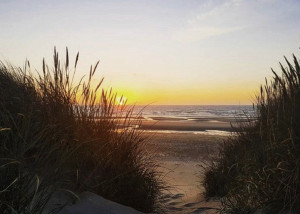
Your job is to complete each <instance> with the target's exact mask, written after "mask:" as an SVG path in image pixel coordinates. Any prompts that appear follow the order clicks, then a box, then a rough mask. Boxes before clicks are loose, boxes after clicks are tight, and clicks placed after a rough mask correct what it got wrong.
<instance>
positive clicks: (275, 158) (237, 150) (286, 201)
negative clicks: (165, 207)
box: [204, 56, 300, 213]
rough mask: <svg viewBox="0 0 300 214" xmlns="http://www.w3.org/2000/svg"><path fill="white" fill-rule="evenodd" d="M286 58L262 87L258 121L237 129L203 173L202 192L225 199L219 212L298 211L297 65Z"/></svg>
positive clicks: (299, 103) (299, 122) (299, 98)
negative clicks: (279, 69) (277, 71)
mask: <svg viewBox="0 0 300 214" xmlns="http://www.w3.org/2000/svg"><path fill="white" fill-rule="evenodd" d="M285 62H286V65H285V66H284V65H282V64H280V67H281V71H282V76H279V75H278V74H277V73H276V72H275V71H273V70H272V72H273V75H274V77H273V79H272V80H271V81H270V82H268V81H267V80H266V82H265V85H264V86H262V87H261V89H260V94H259V95H258V96H257V103H256V112H257V115H256V117H257V118H255V119H256V120H255V121H254V122H253V121H252V122H251V121H249V122H248V123H246V124H240V127H238V128H236V130H235V131H236V133H237V137H231V138H229V139H228V140H226V141H225V142H224V144H223V147H222V149H221V152H220V156H219V158H218V159H217V160H216V161H215V162H214V164H213V165H212V166H211V167H210V168H209V169H208V170H207V171H206V174H205V180H204V186H205V189H206V195H207V197H211V196H219V197H223V198H222V210H221V211H222V212H223V213H254V212H256V211H258V210H259V211H260V212H262V213H282V212H286V211H293V212H295V213H299V212H300V189H299V184H300V183H299V181H300V180H299V176H300V156H299V154H300V153H299V152H300V140H299V137H300V67H299V60H298V59H297V58H296V57H295V56H294V57H293V62H292V63H291V62H290V61H288V60H287V59H286V58H285Z"/></svg>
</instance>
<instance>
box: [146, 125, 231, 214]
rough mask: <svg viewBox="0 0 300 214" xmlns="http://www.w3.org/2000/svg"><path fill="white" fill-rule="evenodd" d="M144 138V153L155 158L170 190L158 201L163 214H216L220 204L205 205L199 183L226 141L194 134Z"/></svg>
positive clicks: (172, 134)
mask: <svg viewBox="0 0 300 214" xmlns="http://www.w3.org/2000/svg"><path fill="white" fill-rule="evenodd" d="M177 125H178V124H177ZM181 125H182V124H181ZM178 126H179V125H178ZM183 129H184V128H183ZM213 129H215V127H213ZM145 134H146V135H147V136H150V139H149V140H148V142H147V145H146V147H147V148H146V149H147V150H148V151H150V152H153V153H154V154H155V157H154V158H155V160H156V161H157V162H158V163H159V164H160V165H161V167H160V168H159V170H160V171H161V172H162V173H163V178H164V180H165V182H166V184H167V185H169V186H170V190H169V191H167V192H166V193H167V194H166V195H165V196H164V197H163V198H161V199H160V202H161V203H163V204H164V206H165V209H166V213H216V211H217V210H216V209H217V208H218V207H219V206H220V203H219V201H217V200H210V201H205V199H204V196H203V192H204V188H203V187H202V186H201V181H202V180H203V173H204V171H203V167H205V166H207V164H208V163H210V162H211V160H212V158H214V157H216V156H217V155H218V150H219V146H220V143H221V142H222V141H223V140H224V139H225V138H226V137H225V136H220V135H210V134H194V133H193V132H187V133H174V132H173V133H155V132H147V131H146V132H145Z"/></svg>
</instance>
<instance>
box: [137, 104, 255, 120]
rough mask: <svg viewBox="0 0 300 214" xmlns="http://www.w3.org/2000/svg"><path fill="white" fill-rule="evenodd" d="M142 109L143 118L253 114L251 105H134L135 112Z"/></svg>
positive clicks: (187, 117) (243, 115)
mask: <svg viewBox="0 0 300 214" xmlns="http://www.w3.org/2000/svg"><path fill="white" fill-rule="evenodd" d="M140 111H142V116H143V117H144V118H146V119H147V118H176V119H202V118H204V119H205V118H244V117H246V116H253V115H254V114H255V111H254V109H253V106H252V105H149V106H136V107H135V111H134V112H135V113H138V112H140Z"/></svg>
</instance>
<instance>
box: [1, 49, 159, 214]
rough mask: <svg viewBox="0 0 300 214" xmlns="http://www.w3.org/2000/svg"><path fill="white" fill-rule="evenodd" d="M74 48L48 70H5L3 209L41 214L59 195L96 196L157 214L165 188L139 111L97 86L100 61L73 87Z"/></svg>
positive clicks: (3, 84) (2, 94)
mask: <svg viewBox="0 0 300 214" xmlns="http://www.w3.org/2000/svg"><path fill="white" fill-rule="evenodd" d="M78 57H79V54H77V56H76V59H75V63H74V67H72V68H70V62H69V55H68V50H67V51H66V58H65V60H64V62H61V61H60V59H59V56H58V53H57V52H56V51H54V57H53V59H54V61H53V62H54V63H53V67H50V66H48V65H47V64H46V62H45V61H43V69H42V72H32V71H31V70H30V64H29V62H27V63H26V66H25V67H24V68H23V69H21V68H15V67H13V66H12V65H5V64H1V65H0V89H1V91H0V108H1V112H0V141H1V145H0V153H1V166H0V170H1V174H0V187H1V190H0V210H1V213H42V211H43V210H44V207H45V205H46V204H47V202H48V201H49V198H51V195H52V194H53V193H54V192H55V191H57V190H58V189H68V190H70V191H73V192H75V193H78V192H81V191H92V192H94V193H96V194H99V195H101V196H103V197H105V198H107V199H110V200H113V201H116V202H119V203H121V204H124V205H128V206H131V207H134V208H136V209H138V210H140V211H144V212H153V211H155V209H156V208H157V203H156V199H157V197H158V196H159V195H160V193H161V190H162V188H163V185H162V181H161V180H160V177H159V175H158V174H157V172H156V167H157V165H156V164H155V163H154V162H152V161H151V157H150V156H149V155H148V154H146V151H145V149H144V148H143V145H144V143H145V139H144V137H143V136H142V134H141V131H138V130H136V129H133V128H130V127H132V126H133V125H140V123H141V121H140V120H139V119H136V118H135V117H133V115H132V112H133V107H127V106H126V105H122V106H119V105H118V104H117V103H116V93H114V92H113V91H112V90H104V89H101V84H102V80H101V81H100V82H99V83H98V85H96V86H95V87H92V79H93V76H94V75H95V72H96V68H97V66H98V63H96V65H95V66H91V68H90V72H89V75H88V77H87V78H82V79H81V80H80V81H79V82H77V83H75V79H76V77H75V75H76V69H77V64H78Z"/></svg>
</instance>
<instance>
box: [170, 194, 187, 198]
mask: <svg viewBox="0 0 300 214" xmlns="http://www.w3.org/2000/svg"><path fill="white" fill-rule="evenodd" d="M183 196H184V194H182V193H179V194H176V195H173V196H172V197H171V198H172V199H178V198H182V197H183Z"/></svg>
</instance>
